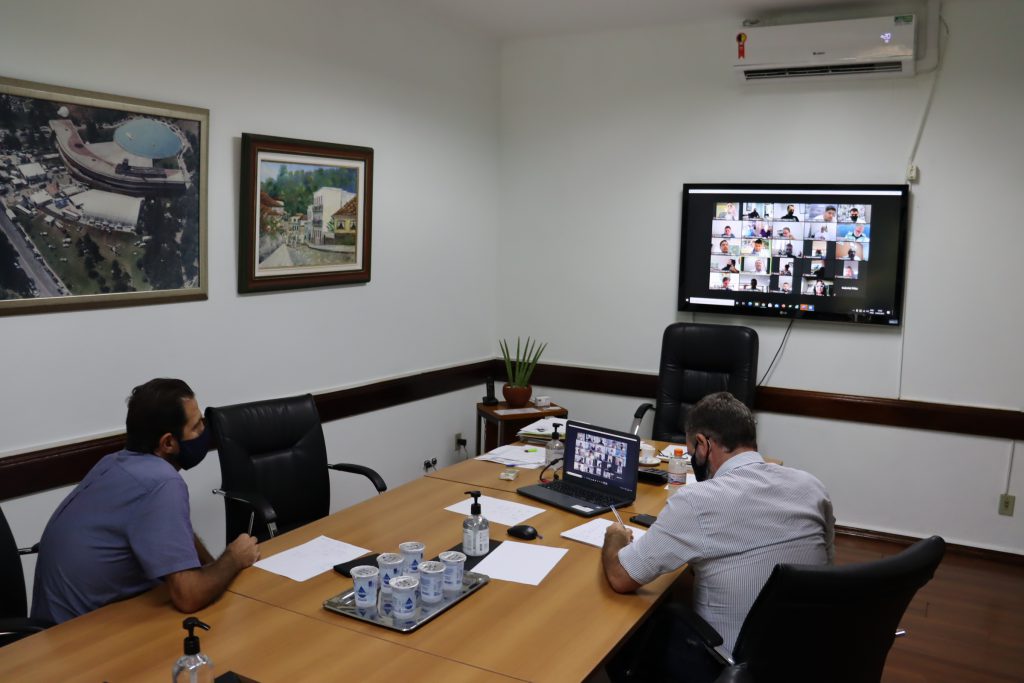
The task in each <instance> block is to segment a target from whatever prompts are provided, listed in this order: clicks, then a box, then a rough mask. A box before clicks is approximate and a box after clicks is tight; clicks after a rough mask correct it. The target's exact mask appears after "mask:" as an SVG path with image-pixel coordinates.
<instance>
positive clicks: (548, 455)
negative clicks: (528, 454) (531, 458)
mask: <svg viewBox="0 0 1024 683" xmlns="http://www.w3.org/2000/svg"><path fill="white" fill-rule="evenodd" d="M560 426H561V425H557V424H556V425H555V434H554V436H552V437H551V441H548V442H547V443H546V444H545V445H544V451H545V452H544V459H545V461H546V462H545V464H546V465H550V464H551V463H553V462H554V461H555V460H558V459H560V458H563V457H564V456H565V446H563V445H562V440H561V439H560V438H558V429H559V427H560Z"/></svg>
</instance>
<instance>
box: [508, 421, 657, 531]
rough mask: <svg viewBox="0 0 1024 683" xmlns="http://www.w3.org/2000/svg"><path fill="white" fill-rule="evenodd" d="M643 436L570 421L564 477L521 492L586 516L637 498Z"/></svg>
mask: <svg viewBox="0 0 1024 683" xmlns="http://www.w3.org/2000/svg"><path fill="white" fill-rule="evenodd" d="M639 467H640V438H639V437H637V436H633V435H632V434H627V433H625V432H617V431H615V430H613V429H605V428H604V427H595V426H593V425H587V424H583V423H580V422H574V421H573V420H569V421H568V422H567V423H566V425H565V461H564V463H563V468H562V472H563V477H562V479H560V480H557V481H552V482H548V483H547V484H533V485H531V486H523V487H521V488H519V489H518V490H517V491H518V493H520V494H522V495H524V496H526V497H528V498H533V499H534V500H539V501H541V502H543V503H547V504H549V505H553V506H555V507H557V508H561V509H563V510H568V511H569V512H573V513H576V514H577V515H581V516H583V517H593V516H594V515H599V514H601V513H602V512H607V511H608V510H609V509H611V506H612V505H614V506H615V507H620V506H623V505H629V504H630V503H632V502H633V501H634V500H636V481H637V470H638V469H639Z"/></svg>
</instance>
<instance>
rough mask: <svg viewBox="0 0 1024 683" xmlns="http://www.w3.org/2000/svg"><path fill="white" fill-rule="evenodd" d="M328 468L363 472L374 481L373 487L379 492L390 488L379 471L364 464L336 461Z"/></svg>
mask: <svg viewBox="0 0 1024 683" xmlns="http://www.w3.org/2000/svg"><path fill="white" fill-rule="evenodd" d="M327 469H329V470H336V471H338V472H351V473H352V474H361V475H363V476H364V477H366V478H367V479H369V480H370V482H371V483H373V488H375V489H377V493H384V492H385V491H387V490H388V485H387V484H385V483H384V480H383V479H382V478H381V476H380V475H379V474H377V471H376V470H374V469H371V468H369V467H365V466H363V465H354V464H352V463H347V462H336V463H334V464H329V465H327Z"/></svg>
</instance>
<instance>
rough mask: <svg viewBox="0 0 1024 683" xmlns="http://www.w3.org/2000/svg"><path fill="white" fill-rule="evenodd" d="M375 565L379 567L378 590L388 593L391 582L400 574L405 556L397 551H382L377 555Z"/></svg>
mask: <svg viewBox="0 0 1024 683" xmlns="http://www.w3.org/2000/svg"><path fill="white" fill-rule="evenodd" d="M377 566H378V567H379V568H380V592H381V593H387V594H390V593H391V582H392V581H393V580H395V579H397V578H398V577H399V576H401V575H402V568H403V567H405V558H403V557H402V556H401V555H399V554H398V553H383V554H381V555H378V556H377Z"/></svg>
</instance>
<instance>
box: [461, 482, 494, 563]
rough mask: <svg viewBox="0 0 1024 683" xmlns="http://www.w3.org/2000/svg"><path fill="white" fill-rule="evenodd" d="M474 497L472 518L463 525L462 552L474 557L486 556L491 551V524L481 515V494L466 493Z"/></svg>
mask: <svg viewBox="0 0 1024 683" xmlns="http://www.w3.org/2000/svg"><path fill="white" fill-rule="evenodd" d="M466 493H467V494H468V495H470V496H473V505H472V506H470V508H469V512H470V516H469V517H467V518H466V521H464V522H463V523H462V552H464V553H466V554H467V555H470V556H472V557H480V556H481V555H486V554H487V553H488V552H489V551H490V549H491V523H490V522H488V521H487V518H486V517H484V516H483V515H482V514H480V492H479V491H466Z"/></svg>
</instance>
